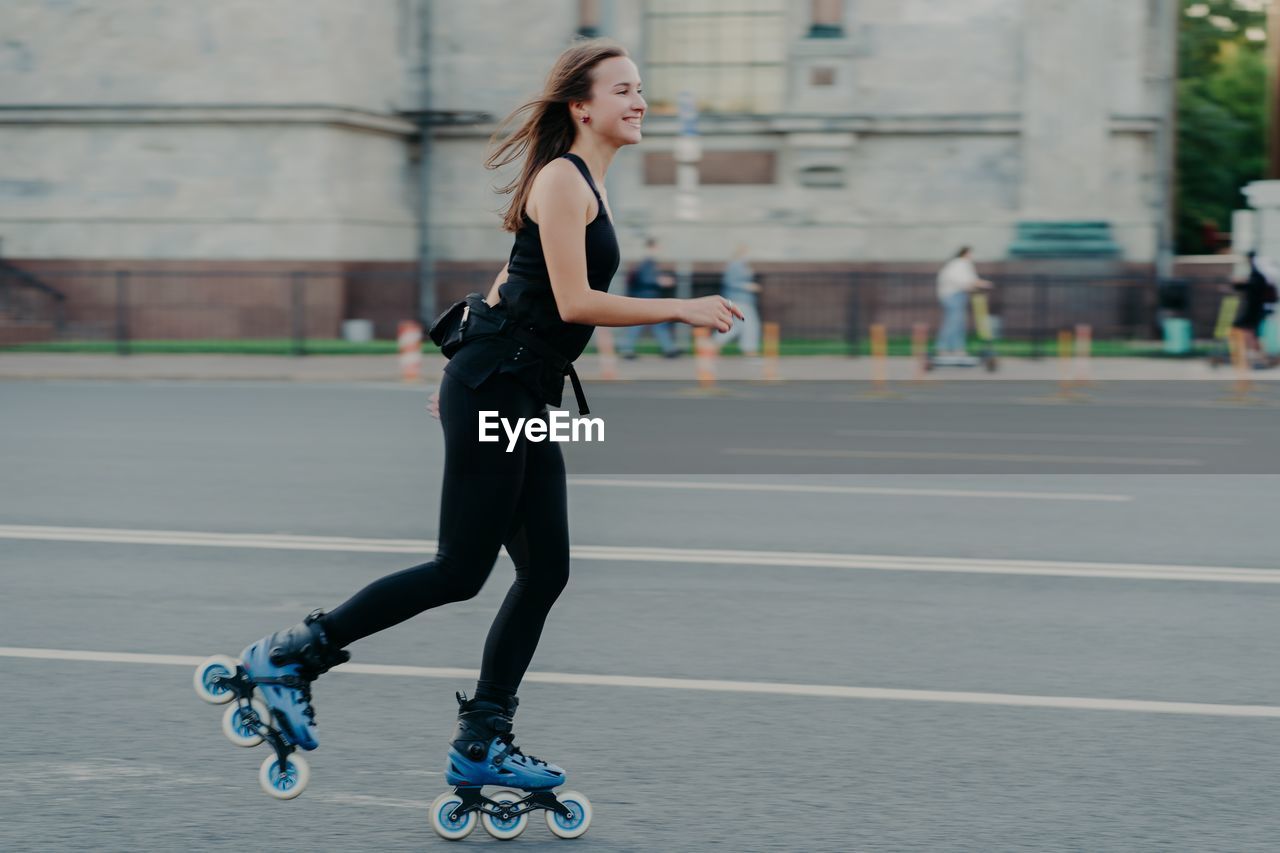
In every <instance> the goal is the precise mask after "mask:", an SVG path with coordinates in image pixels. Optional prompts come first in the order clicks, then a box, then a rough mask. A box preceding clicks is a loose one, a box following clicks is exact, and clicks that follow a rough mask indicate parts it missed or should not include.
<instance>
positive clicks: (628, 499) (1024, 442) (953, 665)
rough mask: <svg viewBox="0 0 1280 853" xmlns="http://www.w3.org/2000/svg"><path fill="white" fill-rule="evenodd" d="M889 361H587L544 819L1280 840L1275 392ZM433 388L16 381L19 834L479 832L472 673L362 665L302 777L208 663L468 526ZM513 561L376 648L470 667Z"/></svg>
mask: <svg viewBox="0 0 1280 853" xmlns="http://www.w3.org/2000/svg"><path fill="white" fill-rule="evenodd" d="M864 390H865V389H857V388H853V389H849V388H837V387H835V386H833V385H831V384H818V385H784V386H781V387H777V388H766V387H760V386H754V387H752V386H743V387H739V388H731V389H729V392H728V393H726V394H725V395H723V396H714V397H708V396H701V395H698V394H697V393H694V392H692V391H690V390H689V389H683V388H680V387H677V386H666V385H660V384H656V383H654V384H650V383H643V384H640V383H637V384H633V385H630V386H596V387H592V388H589V389H588V394H589V397H590V400H591V403H592V408H593V414H599V415H600V416H601V417H603V418H604V420H605V423H606V443H605V446H604V448H599V447H597V448H586V447H573V448H569V449H567V450H566V455H567V457H568V459H569V471H570V477H571V481H572V482H571V486H570V513H571V530H572V535H573V542H574V548H575V557H574V562H573V578H572V580H571V582H570V585H569V587H568V589H567V590H566V592H565V593H564V595H563V597H562V598H561V600H560V602H559V603H558V604H557V606H556V609H555V610H554V611H553V613H552V616H551V619H550V621H549V623H548V627H547V630H546V633H545V634H544V638H543V642H542V644H541V646H540V648H539V650H538V653H537V656H536V657H535V659H534V662H533V668H532V669H533V673H534V675H531V678H530V680H529V681H528V682H527V683H526V684H525V686H524V688H523V689H522V692H521V696H522V704H521V709H520V713H519V715H518V717H517V728H516V731H517V734H518V736H519V740H520V742H521V743H522V745H524V746H525V748H526V750H527V751H531V752H533V753H534V754H535V755H539V756H541V757H545V758H548V759H550V760H553V761H555V762H557V763H559V764H561V765H563V766H564V767H566V768H567V769H568V771H569V775H570V787H572V788H575V789H578V790H581V791H582V792H584V793H585V794H587V795H588V796H589V797H590V798H591V800H592V802H593V804H594V807H595V819H594V823H593V826H592V829H591V831H590V832H589V833H588V835H587V836H586V837H585V838H584V839H582V840H581V841H578V842H563V841H558V840H556V839H554V838H552V837H551V835H550V834H549V833H548V832H547V830H546V828H545V827H544V826H543V825H542V824H541V821H540V820H538V821H534V822H533V823H532V824H531V826H530V828H529V830H528V831H527V832H526V833H525V835H524V836H523V837H522V838H521V839H519V840H518V841H516V842H514V843H515V844H517V845H519V846H520V849H526V848H528V849H559V845H564V844H573V845H577V846H581V847H584V848H586V849H590V850H609V851H613V850H619V851H621V850H635V851H651V850H664V851H665V850H733V851H739V850H761V851H765V850H768V851H773V850H804V851H809V850H868V851H881V850H884V851H889V850H894V851H896V850H975V851H978V850H981V851H991V850H1024V849H1025V850H1117V851H1122V850H1123V851H1134V850H1170V849H1172V850H1209V849H1213V850H1227V849H1229V850H1271V849H1275V846H1276V842H1275V839H1276V838H1277V837H1278V836H1280V817H1278V816H1277V814H1276V812H1275V809H1274V792H1275V769H1274V768H1275V767H1276V766H1277V765H1278V764H1280V746H1277V744H1280V737H1278V736H1277V734H1278V732H1280V683H1278V680H1277V678H1276V667H1275V651H1274V650H1275V649H1276V648H1277V646H1278V645H1280V644H1278V642H1277V641H1278V640H1280V629H1277V620H1276V618H1275V613H1276V603H1277V598H1278V597H1280V584H1278V583H1276V582H1275V581H1278V580H1280V573H1277V574H1276V575H1272V574H1270V572H1269V571H1266V570H1271V569H1274V568H1276V567H1277V562H1278V561H1277V559H1276V557H1275V554H1276V541H1277V537H1276V534H1275V530H1276V528H1277V521H1278V520H1280V512H1278V510H1280V507H1278V506H1277V504H1276V498H1275V496H1276V495H1277V485H1278V483H1277V480H1278V477H1277V476H1276V475H1274V474H1271V473H1269V472H1268V466H1274V465H1275V464H1276V462H1275V460H1274V459H1272V458H1270V457H1271V456H1274V452H1273V451H1272V450H1271V448H1270V442H1273V441H1274V436H1276V435H1280V430H1277V429H1276V427H1277V411H1278V410H1277V408H1276V407H1275V405H1274V401H1273V400H1271V399H1270V398H1269V397H1267V398H1264V399H1263V400H1261V401H1252V402H1250V403H1249V404H1244V405H1242V404H1240V403H1238V402H1233V401H1231V400H1229V399H1227V398H1226V397H1224V395H1223V389H1222V388H1220V387H1218V386H1216V385H1212V386H1211V385H1208V384H1205V383H1199V384H1197V385H1196V386H1195V387H1194V388H1193V387H1191V386H1190V385H1185V386H1184V385H1173V384H1171V383H1170V384H1165V385H1162V386H1154V385H1153V386H1140V385H1136V384H1135V385H1124V384H1116V385H1115V386H1105V387H1100V388H1096V389H1091V390H1090V399H1089V401H1088V402H1065V401H1062V400H1055V399H1053V392H1054V389H1053V388H1052V387H1048V388H1026V387H1012V386H1009V387H1006V386H997V385H995V384H991V385H987V384H982V385H976V386H973V387H968V386H966V387H965V388H964V389H961V388H959V387H958V386H957V387H954V388H952V387H948V388H944V389H939V390H933V391H930V392H928V393H927V394H919V395H909V396H908V397H906V398H903V399H875V398H872V397H868V396H864V395H863V393H862V392H863V391H864ZM424 403H425V399H424V394H423V393H422V392H421V391H406V390H404V389H401V388H398V387H396V386H391V385H375V384H363V385H355V384H353V385H335V384H328V385H323V386H321V385H305V384H286V383H280V384H269V383H259V384H252V383H242V384H237V383H201V384H178V383H164V382H154V383H109V382H102V383H93V382H50V383H39V382H30V383H25V382H17V383H3V384H0V590H2V591H3V595H2V596H0V647H2V648H0V695H3V698H4V701H3V703H0V707H2V708H3V709H4V710H3V712H0V714H2V718H3V719H4V721H5V733H6V736H5V738H4V739H3V741H0V815H3V820H0V849H2V850H6V851H8V850H14V851H18V850H111V851H115V850H120V851H126V850H127V851H139V850H164V851H167V850H201V851H202V850H224V849H225V850H231V849H264V848H267V847H270V848H271V849H305V850H325V851H327V850H333V851H348V850H420V849H440V848H442V847H443V846H444V845H445V842H443V841H441V840H439V839H437V838H436V837H435V835H434V834H433V833H432V832H431V830H430V828H429V826H428V824H427V819H426V806H427V804H428V803H429V802H430V801H431V799H432V798H433V797H435V795H436V794H437V793H439V792H440V791H442V790H444V783H443V779H442V773H441V770H442V767H441V765H442V763H443V752H444V748H445V745H446V742H447V740H448V737H449V736H450V733H451V731H452V717H453V711H454V706H453V698H452V694H453V691H454V690H455V689H462V690H469V689H470V688H471V686H472V684H471V682H470V681H469V680H468V679H467V678H465V677H457V676H453V677H439V676H436V675H432V674H431V671H430V670H427V671H424V672H406V673H405V674H398V675H395V674H381V675H378V674H368V673H359V672H343V671H342V670H341V669H339V670H335V671H334V672H333V673H332V674H331V675H330V676H326V677H325V678H324V679H323V680H322V681H321V682H319V683H318V684H317V685H316V687H315V692H316V697H317V707H318V711H319V721H320V737H321V740H322V745H321V748H320V749H319V750H318V751H317V752H315V753H313V754H312V755H310V756H309V758H310V762H311V767H312V779H311V784H310V787H309V788H308V790H307V791H306V792H305V793H304V794H303V795H302V796H301V797H299V798H298V799H297V800H294V801H291V802H288V803H279V802H276V801H273V800H271V799H269V798H268V797H266V796H265V795H264V794H262V793H261V791H260V790H259V789H258V786H257V783H256V778H255V777H256V772H257V767H258V764H259V763H260V762H261V760H262V758H263V757H264V752H263V751H262V750H263V748H261V747H260V748H259V749H258V750H253V751H245V750H237V749H236V748H235V747H233V746H232V745H231V744H229V743H228V742H227V741H226V740H225V738H224V737H223V736H222V734H221V733H220V731H219V725H218V723H219V718H220V714H221V710H222V709H221V708H215V707H212V706H208V705H205V704H203V703H201V702H200V701H199V700H198V699H197V698H196V697H195V695H194V693H193V692H192V690H191V686H190V683H191V667H190V666H189V665H187V663H186V660H187V659H196V658H201V657H204V656H205V655H208V654H212V653H226V654H232V655H234V654H236V653H238V652H239V650H240V649H241V648H242V647H243V646H245V645H246V644H247V643H249V642H250V641H252V640H254V639H256V638H257V637H259V636H261V635H262V634H264V633H266V632H267V631H269V630H275V629H278V628H280V627H284V626H286V625H288V624H292V623H293V622H295V621H297V620H298V618H300V617H301V616H302V615H305V613H307V612H308V611H309V610H311V609H312V608H314V607H325V608H330V607H332V606H334V605H336V604H337V603H338V602H340V601H341V600H342V599H343V598H345V597H346V596H347V595H349V594H350V593H352V592H354V591H355V590H356V589H357V588H358V587H359V586H361V585H363V584H364V583H366V582H368V581H370V580H373V579H375V578H377V577H380V576H381V575H383V574H386V573H388V572H390V571H394V570H398V569H400V568H403V567H405V566H408V565H413V564H415V563H418V562H421V561H422V560H424V559H428V558H429V557H430V556H431V554H430V547H429V542H427V543H419V542H416V541H412V540H431V539H433V538H434V537H435V535H436V521H437V515H438V511H439V484H440V472H441V458H440V456H441V451H442V442H441V436H440V429H439V426H438V424H437V423H436V422H435V421H433V420H431V419H430V418H429V417H428V416H427V414H426V413H425V411H424V408H423V406H424ZM733 448H738V449H754V450H756V451H762V453H759V454H756V455H751V454H742V453H730V454H722V453H719V451H723V450H726V449H733ZM602 449H603V450H607V451H608V453H607V454H602V453H601V450H602ZM778 449H788V450H806V451H822V452H827V453H833V454H834V453H839V452H844V451H855V452H857V453H859V454H862V455H861V456H858V457H848V456H845V457H841V456H838V455H828V456H825V457H818V456H811V457H801V456H790V457H778V456H773V457H766V456H764V455H763V451H776V450H778ZM717 455H718V456H720V457H722V458H711V457H714V456H717ZM850 458H856V459H857V462H858V464H860V465H868V466H870V467H866V468H862V469H859V472H858V473H847V472H846V473H842V474H839V475H837V474H832V473H829V472H830V471H832V470H841V471H844V470H846V469H843V468H840V469H835V468H834V466H835V465H836V464H837V463H836V462H832V461H831V460H833V459H836V460H839V462H838V464H840V465H843V464H846V463H848V462H849V459H850ZM814 459H822V460H826V461H825V463H814V461H813V460H814ZM726 460H729V461H730V462H731V463H732V464H728V465H725V467H722V464H724V463H725V462H726ZM744 460H750V461H749V462H744ZM784 460H785V461H784ZM822 464H825V466H826V468H825V469H824V468H822V467H820V466H821V465H822ZM814 467H818V470H819V471H824V470H825V471H826V472H827V473H822V474H819V473H817V472H815V471H814V470H813V468H814ZM1249 470H1252V471H1259V472H1262V473H1254V474H1244V473H1241V472H1242V471H1249ZM1277 470H1280V469H1277ZM730 471H731V472H733V473H727V472H730ZM145 531H151V532H145ZM175 531H178V532H182V533H181V534H179V533H175ZM190 534H200V535H199V536H195V535H190ZM273 537H274V538H273ZM332 537H347V540H346V541H345V542H335V541H334V539H333V538H332ZM405 540H411V541H407V542H406V541H405ZM397 543H399V544H397ZM726 552H729V553H726ZM1100 567H1101V568H1100ZM1183 567H1198V568H1196V569H1194V570H1186V569H1184V568H1183ZM1235 569H1253V570H1264V571H1262V572H1257V573H1256V574H1252V575H1250V574H1245V573H1242V572H1233V570H1235ZM509 572H510V564H509V563H508V562H507V561H506V559H505V557H504V558H502V559H500V560H499V563H498V565H497V567H496V569H495V571H494V577H493V578H492V579H491V580H490V583H489V584H488V586H487V587H486V588H485V590H484V592H483V593H482V594H481V595H480V596H479V597H477V598H476V599H474V600H472V601H468V602H463V603H459V604H455V605H452V606H450V607H448V608H443V609H441V610H438V611H433V612H431V613H427V614H423V615H422V616H420V617H418V618H417V619H414V620H412V621H411V622H409V623H406V624H403V625H400V626H397V627H396V628H394V629H391V630H389V631H387V632H385V633H383V634H380V635H376V636H374V637H370V638H367V639H366V640H364V641H361V642H360V643H358V644H356V645H355V646H354V647H353V648H352V652H353V662H354V663H358V664H398V665H404V666H409V667H427V668H440V667H460V668H463V669H475V668H476V667H477V666H478V663H479V655H480V651H481V646H482V644H483V639H484V635H485V633H486V631H487V629H488V624H489V621H490V619H491V617H492V614H493V613H494V612H495V611H496V609H497V606H498V603H499V601H500V600H501V597H502V595H503V593H504V592H505V588H506V585H507V578H508V577H509ZM90 652H92V653H101V654H100V655H96V656H95V655H91V654H86V653H90ZM58 653H66V654H61V655H59V654H58ZM130 655H168V656H176V657H175V658H174V659H173V660H172V662H166V661H165V660H163V659H159V658H131V657H129V656H130ZM557 674H566V675H563V676H562V675H557ZM566 676H586V678H583V679H578V681H581V682H585V683H573V682H574V680H575V679H573V678H569V677H566ZM617 676H630V677H635V678H638V679H643V678H650V679H653V678H664V679H673V681H668V682H651V681H650V682H645V681H636V682H630V683H618V682H617V681H616V679H615V680H614V681H610V678H612V677H617ZM726 682H731V683H728V684H726ZM779 685H798V686H799V687H798V688H797V689H790V688H782V687H779ZM849 688H856V690H850V689H849ZM788 691H789V692H788ZM892 691H914V692H912V693H894V692H892ZM1020 697H1021V698H1020ZM1026 697H1032V698H1031V699H1029V700H1028V699H1026ZM1077 700H1088V701H1077ZM1090 704H1092V707H1086V706H1089V705H1090ZM1036 705H1039V707H1036ZM1250 709H1252V710H1250ZM1249 714H1253V716H1249ZM463 843H464V844H492V843H496V842H493V841H492V840H491V839H489V838H488V837H487V836H485V835H484V834H483V832H482V831H481V830H477V831H476V833H475V834H474V835H473V836H472V837H471V838H469V839H467V840H466V841H465V842H463Z"/></svg>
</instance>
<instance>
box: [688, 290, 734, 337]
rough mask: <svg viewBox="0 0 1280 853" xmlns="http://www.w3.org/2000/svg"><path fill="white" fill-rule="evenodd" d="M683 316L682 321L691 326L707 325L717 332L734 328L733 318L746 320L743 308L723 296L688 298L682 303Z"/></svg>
mask: <svg viewBox="0 0 1280 853" xmlns="http://www.w3.org/2000/svg"><path fill="white" fill-rule="evenodd" d="M681 310H682V312H683V316H682V317H681V318H680V322H682V323H687V324H689V325H690V326H706V327H708V328H712V329H715V330H716V331H717V332H727V331H729V330H730V329H731V328H733V318H734V317H737V318H738V319H739V320H745V319H746V317H745V316H744V315H743V313H742V309H741V308H739V307H738V306H737V305H734V304H733V303H732V302H730V301H729V300H728V299H725V298H724V297H723V296H703V297H701V298H699V299H686V300H684V301H683V302H682V303H681Z"/></svg>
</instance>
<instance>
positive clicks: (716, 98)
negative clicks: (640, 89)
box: [643, 0, 787, 113]
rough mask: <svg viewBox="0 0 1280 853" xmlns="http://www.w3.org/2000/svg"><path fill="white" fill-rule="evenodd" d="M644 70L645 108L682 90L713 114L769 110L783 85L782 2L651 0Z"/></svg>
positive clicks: (669, 101)
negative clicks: (646, 105)
mask: <svg viewBox="0 0 1280 853" xmlns="http://www.w3.org/2000/svg"><path fill="white" fill-rule="evenodd" d="M645 36H646V38H645V54H646V55H645V63H644V66H645V67H644V71H643V75H644V77H645V89H646V95H647V96H648V100H649V106H650V107H651V108H652V109H653V110H654V111H655V112H664V113H673V112H675V110H676V98H677V96H678V95H679V94H680V92H681V91H685V90H687V91H689V92H692V93H693V96H694V99H695V100H696V101H697V104H698V109H699V110H705V111H708V112H715V113H775V112H778V111H780V110H781V108H782V101H783V95H784V91H785V85H786V46H787V3H786V0H649V2H647V3H646V4H645Z"/></svg>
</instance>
